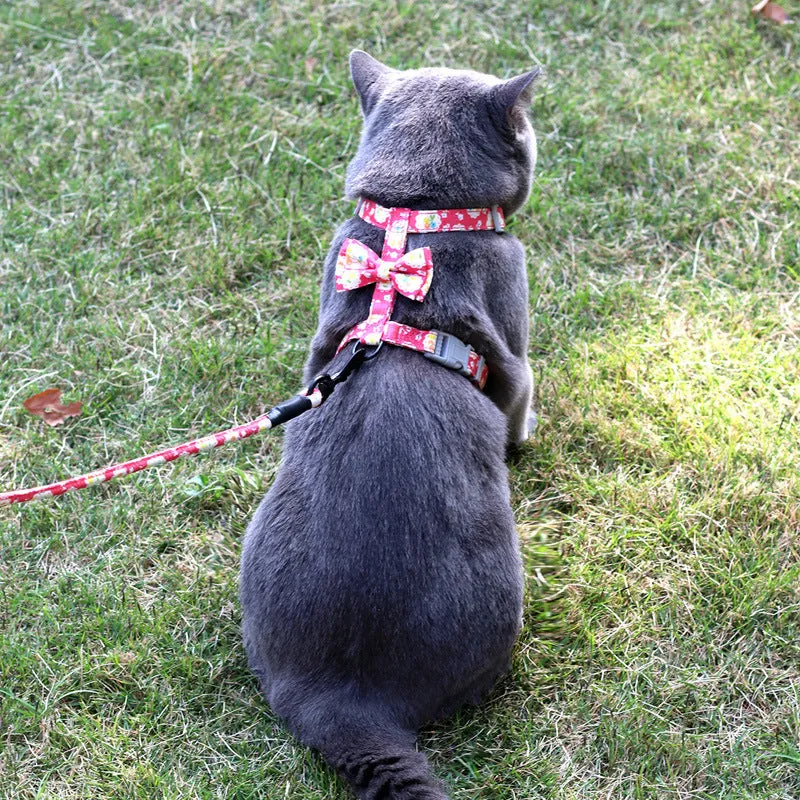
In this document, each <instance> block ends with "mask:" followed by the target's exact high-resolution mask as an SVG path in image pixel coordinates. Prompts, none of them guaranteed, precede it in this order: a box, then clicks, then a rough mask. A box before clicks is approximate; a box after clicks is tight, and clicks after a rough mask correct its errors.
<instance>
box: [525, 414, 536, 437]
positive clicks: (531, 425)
mask: <svg viewBox="0 0 800 800" xmlns="http://www.w3.org/2000/svg"><path fill="white" fill-rule="evenodd" d="M538 427H539V415H538V414H537V413H536V412H535V411H534V410H533V409H532V408H531V409H530V410H529V411H528V431H527V436H526V437H525V438H526V439H531V438H533V434H534V433H536V428H538Z"/></svg>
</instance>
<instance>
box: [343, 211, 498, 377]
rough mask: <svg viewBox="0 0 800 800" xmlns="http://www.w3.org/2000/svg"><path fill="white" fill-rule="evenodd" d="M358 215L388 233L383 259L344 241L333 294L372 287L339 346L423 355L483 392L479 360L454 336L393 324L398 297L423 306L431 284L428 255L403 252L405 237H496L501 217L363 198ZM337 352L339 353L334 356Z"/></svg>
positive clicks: (426, 251)
mask: <svg viewBox="0 0 800 800" xmlns="http://www.w3.org/2000/svg"><path fill="white" fill-rule="evenodd" d="M356 214H358V216H360V217H361V218H362V219H363V220H364V221H365V222H368V223H370V224H371V225H374V226H375V227H378V228H382V229H383V230H385V231H386V235H385V236H384V241H383V250H382V252H381V255H380V256H378V254H377V253H376V252H375V251H374V250H372V249H371V248H369V247H367V246H366V245H365V244H363V242H359V241H358V240H357V239H345V241H344V242H343V244H342V248H341V250H340V252H339V258H338V260H337V263H336V290H337V291H340V292H341V291H348V290H351V289H357V288H360V287H362V286H367V285H369V284H372V283H374V284H375V289H374V291H373V294H372V301H371V302H370V308H369V316H368V317H367V319H365V320H363V321H362V322H359V323H358V324H357V325H355V326H354V327H353V328H351V329H350V330H349V331H348V332H347V333H346V334H345V336H344V338H343V339H342V342H341V344H340V345H339V350H341V349H342V348H343V347H344V346H345V345H346V344H347V343H348V342H350V341H352V340H353V339H357V340H358V341H360V342H362V343H363V344H365V345H377V344H379V343H380V342H387V343H389V344H393V345H395V346H397V347H405V348H407V349H409V350H416V351H418V352H421V353H422V354H423V355H424V356H425V357H426V358H429V359H431V360H432V361H435V362H436V363H438V364H441V365H442V366H445V367H448V368H449V369H454V370H456V371H458V372H460V373H461V374H462V375H464V376H465V377H467V378H470V379H471V380H472V381H473V382H474V383H476V384H477V385H478V387H479V388H481V389H482V388H483V387H484V385H485V384H486V379H487V377H488V374H489V370H488V367H487V366H486V361H485V359H484V358H483V356H481V355H479V354H478V353H476V352H475V351H474V350H473V349H472V347H470V346H469V345H467V344H465V343H464V342H462V341H461V340H460V339H458V338H457V337H455V336H453V335H452V334H448V333H445V332H443V331H435V330H433V331H424V330H420V329H418V328H412V327H411V326H410V325H403V324H401V323H399V322H396V321H393V320H392V319H391V316H392V311H393V310H394V302H395V298H396V296H397V293H398V292H399V293H400V294H402V295H404V296H405V297H408V298H410V299H412V300H415V301H417V302H422V301H423V300H424V299H425V295H426V294H427V292H428V289H429V288H430V284H431V279H432V278H433V262H432V258H431V251H430V249H429V248H427V247H420V248H417V249H415V250H411V251H410V252H406V242H407V239H408V234H409V233H445V232H450V231H490V230H493V231H496V232H497V233H500V232H502V231H503V229H504V227H505V220H504V218H503V211H502V209H501V208H500V207H499V206H495V207H493V208H450V209H441V210H435V211H416V210H413V209H410V208H384V207H383V206H380V205H378V204H377V203H375V202H373V201H371V200H367V199H364V198H362V199H361V200H360V201H359V203H358V206H357V208H356ZM337 352H338V351H337Z"/></svg>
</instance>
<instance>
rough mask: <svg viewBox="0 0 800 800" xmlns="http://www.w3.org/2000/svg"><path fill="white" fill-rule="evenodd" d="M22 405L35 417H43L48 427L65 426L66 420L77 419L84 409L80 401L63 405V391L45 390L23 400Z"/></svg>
mask: <svg viewBox="0 0 800 800" xmlns="http://www.w3.org/2000/svg"><path fill="white" fill-rule="evenodd" d="M22 405H23V406H25V408H26V409H27V410H28V411H30V412H31V414H33V415H34V416H37V417H41V418H42V419H43V420H44V421H45V422H46V423H47V424H48V425H63V424H64V420H65V419H68V418H69V417H77V416H78V415H79V414H80V413H81V408H82V407H83V406H82V404H81V403H80V401H76V402H74V403H68V404H67V405H63V404H62V402H61V389H45V390H44V391H43V392H39V394H35V395H33V396H32V397H29V398H28V399H27V400H23V402H22Z"/></svg>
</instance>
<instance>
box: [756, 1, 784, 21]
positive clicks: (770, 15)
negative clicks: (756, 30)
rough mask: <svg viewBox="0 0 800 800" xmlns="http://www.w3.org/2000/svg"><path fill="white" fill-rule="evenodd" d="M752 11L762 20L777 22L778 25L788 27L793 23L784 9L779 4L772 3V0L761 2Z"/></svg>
mask: <svg viewBox="0 0 800 800" xmlns="http://www.w3.org/2000/svg"><path fill="white" fill-rule="evenodd" d="M751 11H752V12H753V13H754V14H755V15H756V16H759V17H761V18H762V19H768V20H770V21H771V22H777V23H778V25H788V24H789V23H790V22H791V19H790V18H789V15H788V14H787V13H786V11H785V10H784V8H783V7H782V6H779V5H778V4H777V3H773V2H771V0H760V2H758V3H756V4H755V5H754V6H753V8H752V9H751Z"/></svg>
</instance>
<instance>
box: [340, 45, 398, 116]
mask: <svg viewBox="0 0 800 800" xmlns="http://www.w3.org/2000/svg"><path fill="white" fill-rule="evenodd" d="M391 71H392V69H391V67H387V66H386V64H381V62H380V61H378V60H377V59H375V58H373V57H372V56H371V55H369V54H368V53H365V52H364V51H363V50H353V52H352V53H350V75H351V76H352V78H353V84H354V85H355V87H356V91H357V92H358V96H359V98H360V100H361V110H362V111H363V112H364V116H366V115H367V114H369V112H370V111H371V110H372V107H373V106H374V105H375V102H376V101H377V99H378V97H379V96H380V93H381V89H382V88H383V83H384V82H383V77H384V76H385V75H387V74H388V73H389V72H391Z"/></svg>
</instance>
